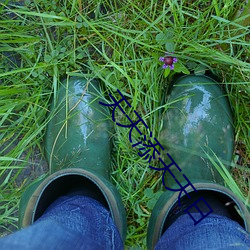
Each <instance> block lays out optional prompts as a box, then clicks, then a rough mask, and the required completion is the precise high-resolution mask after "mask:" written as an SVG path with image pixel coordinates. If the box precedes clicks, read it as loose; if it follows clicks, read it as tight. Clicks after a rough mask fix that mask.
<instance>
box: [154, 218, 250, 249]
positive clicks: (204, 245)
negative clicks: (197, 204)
mask: <svg viewBox="0 0 250 250" xmlns="http://www.w3.org/2000/svg"><path fill="white" fill-rule="evenodd" d="M192 215H193V216H194V217H195V219H198V218H200V214H192ZM166 249H171V250H195V249H197V250H198V249H200V250H204V249H206V250H207V249H221V250H222V249H223V250H229V249H230V250H233V249H237V250H249V249H250V234H249V233H247V232H246V231H245V230H244V228H242V227H241V226H240V225H239V224H238V223H237V222H235V221H232V220H230V219H228V218H227V217H223V216H219V215H216V214H211V215H209V216H208V217H207V218H205V219H204V220H202V221H201V222H200V223H198V224H197V225H196V226H194V223H193V221H192V219H191V218H190V216H189V215H188V214H184V215H182V216H180V217H179V218H178V219H177V220H176V221H175V222H174V223H173V224H172V225H171V226H170V227H169V228H168V229H167V230H166V231H165V233H164V234H163V235H162V237H161V238H160V240H159V241H158V243H157V245H156V247H155V250H166Z"/></svg>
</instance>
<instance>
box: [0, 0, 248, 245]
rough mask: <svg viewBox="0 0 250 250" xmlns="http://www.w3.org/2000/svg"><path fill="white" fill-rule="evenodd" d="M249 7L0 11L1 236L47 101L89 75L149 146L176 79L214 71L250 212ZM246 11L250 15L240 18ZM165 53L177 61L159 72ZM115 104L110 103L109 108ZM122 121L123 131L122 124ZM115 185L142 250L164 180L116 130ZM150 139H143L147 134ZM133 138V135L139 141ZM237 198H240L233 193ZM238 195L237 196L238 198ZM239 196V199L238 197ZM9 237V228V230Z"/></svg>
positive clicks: (37, 142)
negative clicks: (120, 102) (136, 123)
mask: <svg viewBox="0 0 250 250" xmlns="http://www.w3.org/2000/svg"><path fill="white" fill-rule="evenodd" d="M245 5H246V1H243V0H230V1H229V0H223V1H217V0H213V1H199V0H191V1H167V0H161V1H153V0H145V1H139V0H134V1H118V2H115V1H108V0H102V1H101V0H90V1H82V0H71V1H68V0H60V1H59V0H58V1H56V0H53V1H48V0H39V1H38V0H36V1H29V0H26V1H25V6H23V5H21V4H20V1H12V2H10V1H8V0H5V1H1V3H0V27H1V30H0V52H1V55H0V58H1V60H0V131H1V134H0V198H1V199H0V230H1V233H2V235H4V234H6V233H9V231H11V230H15V225H16V222H17V211H18V203H19V199H20V196H21V194H22V192H23V191H24V189H25V187H26V186H27V184H28V183H30V182H31V181H32V178H30V176H29V177H27V178H23V179H21V181H20V179H19V178H18V177H20V175H21V174H22V173H23V171H24V170H25V168H26V167H27V166H28V165H29V166H30V165H32V167H33V168H38V167H39V164H40V161H35V162H34V160H33V159H34V157H36V155H35V153H34V152H37V150H38V151H39V153H38V155H39V156H40V158H43V135H44V131H45V128H46V124H47V122H48V120H47V119H46V114H47V113H48V106H49V100H50V98H53V96H55V95H56V92H57V88H58V84H59V82H60V80H61V79H63V78H66V77H67V76H72V75H82V74H84V75H85V76H87V77H88V78H89V79H91V78H99V79H101V83H102V89H103V93H104V94H107V93H111V94H112V95H113V96H115V97H116V98H117V99H118V98H119V95H118V93H117V92H116V89H119V90H121V92H122V93H123V94H124V95H125V96H126V98H127V100H128V101H129V103H130V104H131V106H132V108H131V109H129V108H127V107H125V106H124V109H125V110H126V112H127V114H128V115H130V117H131V118H132V117H133V118H134V119H135V118H136V117H135V115H134V114H133V113H132V111H133V110H136V111H137V112H138V113H139V114H140V115H141V116H142V117H143V119H144V121H145V122H146V123H147V124H148V126H149V128H150V130H151V131H152V132H153V136H155V137H158V135H159V132H160V128H161V119H160V115H161V113H162V112H164V110H166V109H167V108H168V104H167V103H166V102H164V101H163V100H164V93H165V90H166V89H167V88H168V86H169V83H170V81H171V79H172V78H173V75H174V74H175V73H178V72H184V73H185V74H187V73H189V72H195V73H196V74H203V73H204V72H208V71H211V72H212V73H213V74H215V75H217V77H218V79H219V80H220V82H221V83H222V85H223V86H224V87H225V89H226V91H227V94H228V97H229V101H230V103H231V106H232V110H233V114H234V122H235V153H234V161H233V162H232V167H233V168H232V171H231V175H232V176H233V178H234V179H233V180H231V178H227V176H226V177H225V178H227V180H229V181H228V182H227V184H228V186H229V187H230V186H231V187H235V183H234V181H236V183H237V185H238V187H239V189H240V193H241V194H240V195H242V197H243V199H247V197H248V202H249V196H250V168H249V166H250V139H249V138H250V123H249V117H250V103H249V97H250V87H249V86H250V85H249V83H250V62H249V29H248V28H249V17H250V16H249V13H248V12H247V10H248V9H249V3H248V7H246V6H245ZM242 9H244V11H243V12H242ZM165 51H169V52H172V51H173V52H174V56H176V57H177V58H178V66H176V68H175V72H173V71H171V72H169V71H165V72H164V71H163V69H162V68H161V63H160V62H159V60H158V59H159V57H160V56H162V55H164V53H165ZM108 101H110V100H108ZM117 119H118V120H119V121H121V122H124V121H125V119H124V117H122V116H121V115H118V116H117ZM115 131H116V133H115V135H114V149H113V174H112V179H113V181H114V183H115V184H116V186H117V188H118V190H119V191H120V193H121V195H122V199H123V202H124V205H125V208H126V212H127V221H128V233H127V241H126V245H127V246H129V247H131V249H138V248H139V249H145V245H146V238H145V237H146V229H147V223H148V219H149V217H150V213H151V210H152V208H153V205H154V204H155V202H156V200H157V197H158V196H159V195H160V194H161V192H162V190H161V188H162V185H161V178H160V175H159V174H158V173H157V172H155V171H153V170H151V169H149V167H148V163H147V161H146V160H143V159H141V158H140V157H139V156H138V155H137V151H136V150H135V149H133V148H132V146H131V143H130V142H129V139H128V130H127V129H125V128H121V127H118V126H115ZM145 132H146V131H145ZM133 138H136V134H133ZM234 190H235V189H234ZM237 190H238V189H237ZM237 193H238V192H237ZM10 224H11V225H12V226H13V227H8V226H7V225H10Z"/></svg>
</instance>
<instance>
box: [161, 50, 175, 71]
mask: <svg viewBox="0 0 250 250" xmlns="http://www.w3.org/2000/svg"><path fill="white" fill-rule="evenodd" d="M159 60H160V61H161V62H163V63H164V64H163V66H162V68H163V69H166V68H168V67H169V68H170V69H171V70H173V69H174V64H175V63H177V58H176V57H172V56H170V55H169V53H166V55H165V56H164V57H160V58H159Z"/></svg>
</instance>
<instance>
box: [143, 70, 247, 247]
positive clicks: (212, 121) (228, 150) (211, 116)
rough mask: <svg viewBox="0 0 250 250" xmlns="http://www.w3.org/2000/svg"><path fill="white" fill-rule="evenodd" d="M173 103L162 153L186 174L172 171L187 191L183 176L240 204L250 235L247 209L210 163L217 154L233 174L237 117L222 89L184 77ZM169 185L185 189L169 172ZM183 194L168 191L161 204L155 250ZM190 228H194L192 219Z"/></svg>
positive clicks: (155, 216)
mask: <svg viewBox="0 0 250 250" xmlns="http://www.w3.org/2000/svg"><path fill="white" fill-rule="evenodd" d="M168 102H169V103H170V107H169V109H168V110H167V112H166V113H165V114H164V116H163V127H162V130H161V134H160V139H159V141H160V143H161V144H162V145H163V147H164V149H165V151H163V154H162V158H163V157H164V158H163V159H164V163H165V164H166V165H169V164H170V163H171V162H172V160H171V159H170V158H169V157H168V156H167V155H166V153H164V152H167V153H169V155H170V156H171V157H172V158H173V160H174V161H175V162H176V163H177V164H178V166H179V168H180V169H181V172H180V171H179V170H178V168H177V167H175V166H171V167H170V171H171V172H172V173H173V175H174V176H175V177H176V179H177V180H178V181H179V183H180V184H181V185H182V186H185V185H186V184H187V183H188V182H187V180H186V179H185V178H184V177H183V174H185V176H186V177H187V178H188V180H189V181H190V182H191V183H192V184H193V186H194V188H195V189H196V190H197V193H198V194H200V195H201V196H202V194H205V193H209V194H210V196H212V197H213V196H214V197H215V196H216V197H217V198H218V199H220V200H221V201H223V202H225V203H227V202H228V201H230V202H232V203H233V204H235V206H236V207H237V208H238V211H239V212H240V214H241V217H240V216H239V215H238V214H237V215H238V217H237V216H236V217H237V219H238V220H239V223H240V224H241V225H242V226H243V227H245V229H246V230H247V231H249V230H250V215H249V212H248V210H247V208H246V206H245V205H244V204H243V202H242V201H241V200H240V199H239V198H238V197H237V196H236V195H235V194H234V193H233V192H231V191H230V190H229V189H228V188H226V187H224V181H223V179H222V177H221V176H220V174H219V173H218V171H217V170H216V168H215V167H214V166H213V164H211V161H210V160H209V157H211V158H213V159H214V160H215V157H214V154H216V156H217V157H218V158H219V159H220V160H221V161H223V163H224V165H225V166H226V168H227V169H229V165H230V163H231V160H232V155H233V147H234V140H233V138H234V130H233V121H232V114H231V109H230V106H229V103H228V100H227V98H226V96H225V94H224V93H223V91H222V90H221V88H220V86H219V85H218V84H217V83H216V82H215V81H214V80H213V79H211V78H209V77H207V76H192V75H191V76H184V77H181V78H179V79H178V80H177V81H176V82H175V83H174V85H173V87H172V90H171V94H170V98H169V100H168ZM207 154H208V155H209V156H207ZM211 158H210V159H211ZM215 161H216V160H215ZM160 167H161V168H162V167H163V166H160ZM164 182H165V187H168V188H172V189H180V186H179V185H178V184H177V182H176V180H175V179H174V178H173V177H172V176H171V174H170V173H169V172H166V174H165V176H164ZM185 190H186V192H187V193H188V194H191V193H192V194H194V192H195V191H194V189H193V187H192V186H191V185H189V186H187V187H186V188H185ZM204 192H205V193H204ZM179 193H180V192H179V191H177V192H174V191H170V190H168V189H167V190H166V192H164V193H163V194H162V196H161V197H160V198H159V200H158V201H157V203H156V205H155V207H154V209H153V211H152V214H151V218H150V221H149V226H148V234H147V246H148V249H149V250H151V249H154V247H155V245H156V244H157V242H158V240H159V239H160V237H161V235H162V234H163V233H164V230H166V228H167V227H166V224H167V223H168V221H169V220H170V218H171V213H172V211H174V210H171V209H172V208H173V207H174V206H175V207H176V205H177V202H178V195H179ZM183 196H186V197H188V196H187V194H186V195H185V192H184V191H183V192H182V193H181V195H180V197H183ZM186 197H185V198H186ZM187 199H189V198H187ZM223 204H224V203H223ZM228 204H229V203H228ZM232 209H235V208H234V207H233V208H232ZM197 212H198V211H197ZM190 223H193V224H194V222H193V221H192V219H191V218H190Z"/></svg>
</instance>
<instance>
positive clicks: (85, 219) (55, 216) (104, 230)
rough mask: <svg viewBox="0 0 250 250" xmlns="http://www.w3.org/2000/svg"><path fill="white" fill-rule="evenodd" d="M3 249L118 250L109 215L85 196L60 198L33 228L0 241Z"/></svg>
mask: <svg viewBox="0 0 250 250" xmlns="http://www.w3.org/2000/svg"><path fill="white" fill-rule="evenodd" d="M0 249H3V250H26V249H27V250H28V249H30V250H37V249H39V250H57V249H58V250H70V249H74V250H81V249H82V250H90V249H91V250H92V249H93V250H95V249H103V250H109V249H113V250H120V249H123V243H122V240H121V237H120V234H119V231H118V229H117V227H116V225H115V224H114V222H113V219H112V217H111V215H110V212H109V211H108V210H107V209H106V208H104V207H103V206H102V205H101V204H100V203H99V202H97V201H96V200H94V199H92V198H89V197H85V196H73V197H60V198H59V199H58V200H56V201H55V202H54V203H53V204H52V205H51V206H50V207H49V208H48V209H47V211H46V212H45V213H44V214H43V216H42V217H40V218H39V219H38V220H37V221H36V222H35V223H34V224H33V225H31V226H30V227H28V228H25V229H23V230H20V231H18V232H16V233H13V234H11V235H9V236H6V237H3V238H1V239H0Z"/></svg>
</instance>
